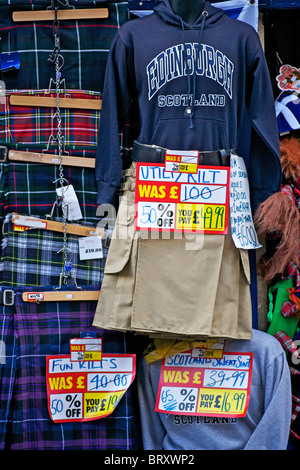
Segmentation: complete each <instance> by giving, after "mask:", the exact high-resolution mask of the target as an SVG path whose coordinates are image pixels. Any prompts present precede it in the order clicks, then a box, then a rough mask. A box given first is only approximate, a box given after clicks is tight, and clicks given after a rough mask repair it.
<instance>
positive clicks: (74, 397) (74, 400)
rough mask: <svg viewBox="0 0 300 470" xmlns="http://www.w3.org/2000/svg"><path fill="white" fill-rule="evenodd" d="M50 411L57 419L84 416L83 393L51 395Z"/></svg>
mask: <svg viewBox="0 0 300 470" xmlns="http://www.w3.org/2000/svg"><path fill="white" fill-rule="evenodd" d="M50 411H51V415H52V417H53V419H54V421H55V420H58V419H59V420H61V419H74V418H79V419H80V418H81V417H82V394H81V393H79V394H77V393H76V394H74V393H73V394H70V393H68V394H67V393H62V394H54V395H51V396H50Z"/></svg>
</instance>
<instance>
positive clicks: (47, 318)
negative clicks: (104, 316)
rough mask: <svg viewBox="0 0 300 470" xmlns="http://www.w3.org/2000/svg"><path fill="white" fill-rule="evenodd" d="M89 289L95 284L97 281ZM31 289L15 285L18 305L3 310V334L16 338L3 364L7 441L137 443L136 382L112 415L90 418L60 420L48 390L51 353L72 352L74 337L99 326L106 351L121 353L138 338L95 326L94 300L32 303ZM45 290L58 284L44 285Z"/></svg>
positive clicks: (23, 446)
mask: <svg viewBox="0 0 300 470" xmlns="http://www.w3.org/2000/svg"><path fill="white" fill-rule="evenodd" d="M87 289H89V290H94V289H95V286H90V287H88V288H87ZM96 289H97V287H96ZM25 290H26V291H27V292H28V290H32V289H24V288H17V289H15V305H14V306H13V307H9V309H10V312H9V315H7V314H6V313H4V310H2V312H1V316H0V323H2V324H1V326H2V332H4V334H3V335H2V338H4V337H5V339H6V340H7V339H9V341H10V343H11V344H9V348H8V349H7V351H8V353H9V356H10V357H11V359H10V357H9V358H8V359H9V360H8V361H7V363H6V364H5V365H2V374H1V378H0V380H1V387H0V410H1V412H0V413H1V414H0V430H1V434H2V437H3V439H2V441H1V445H2V447H5V449H7V450H68V449H69V450H105V449H121V450H130V449H137V448H138V445H139V444H138V441H139V439H138V434H137V429H136V419H135V416H134V409H133V403H134V402H135V400H136V396H135V393H136V392H135V383H133V384H132V385H131V387H130V388H129V389H128V391H127V392H126V394H125V395H124V396H123V397H122V399H121V401H120V402H119V404H118V406H117V407H116V409H115V410H114V412H113V413H112V414H111V415H109V416H108V417H106V418H103V419H98V420H94V421H89V422H84V423H80V422H79V423H76V422H74V423H59V424H58V423H54V422H53V421H52V420H51V418H50V416H49V413H48V407H47V391H46V356H48V355H60V354H69V353H70V345H69V341H70V339H71V338H79V337H80V335H81V333H82V332H89V331H96V332H97V336H98V337H101V338H102V340H103V352H104V353H119V354H122V353H135V352H136V347H134V346H133V343H132V338H131V337H130V336H128V334H123V333H119V332H113V331H105V330H101V329H97V328H95V327H92V326H91V325H92V321H93V317H94V311H95V308H96V302H94V301H93V302H90V301H89V302H83V301H73V302H70V301H66V302H41V303H32V302H28V303H26V302H23V300H22V293H23V292H24V291H25ZM45 290H53V287H43V291H45ZM34 291H35V292H36V291H37V290H36V289H34ZM1 308H2V309H4V308H5V309H7V307H1ZM12 390H13V394H12ZM4 443H5V444H4Z"/></svg>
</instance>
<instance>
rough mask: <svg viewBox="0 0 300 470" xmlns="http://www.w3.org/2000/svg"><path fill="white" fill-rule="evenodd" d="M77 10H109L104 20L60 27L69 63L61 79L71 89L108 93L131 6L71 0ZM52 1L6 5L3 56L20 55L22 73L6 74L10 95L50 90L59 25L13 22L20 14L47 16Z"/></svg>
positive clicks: (0, 22)
mask: <svg viewBox="0 0 300 470" xmlns="http://www.w3.org/2000/svg"><path fill="white" fill-rule="evenodd" d="M69 4H70V6H71V7H74V6H75V7H76V8H95V7H96V8H99V7H107V8H108V10H109V17H108V18H103V19H93V20H92V19H89V20H73V21H69V20H68V21H60V22H59V35H60V48H61V51H60V52H61V55H62V57H63V59H64V65H63V67H62V70H61V73H62V78H63V79H65V82H66V86H67V87H68V88H70V89H79V90H93V91H99V92H101V91H103V82H104V73H105V66H106V60H107V55H108V51H109V48H110V45H111V42H112V40H113V38H114V35H115V33H116V32H117V30H118V28H120V26H121V25H122V24H123V23H125V22H126V21H127V20H128V19H129V10H128V3H127V2H107V3H106V2H101V1H99V0H96V1H92V0H87V1H85V0H81V1H76V0H70V2H69ZM49 6H51V1H50V0H47V1H44V2H33V1H28V0H25V1H23V2H20V1H16V2H11V1H8V0H1V2H0V37H1V52H2V53H7V52H18V53H19V58H20V68H19V69H12V70H9V71H6V72H2V73H0V79H1V80H2V81H3V82H5V86H6V89H16V88H17V89H21V88H28V89H39V88H45V89H48V88H49V83H50V80H51V79H54V77H55V70H54V65H53V63H52V62H50V61H49V60H48V59H49V56H50V54H51V53H52V52H53V49H54V37H53V27H52V26H53V24H52V23H53V22H52V21H51V22H49V21H48V22H47V21H38V22H21V23H16V22H14V21H13V19H12V17H13V15H12V14H13V12H14V11H26V10H41V9H42V10H45V9H46V8H47V7H49Z"/></svg>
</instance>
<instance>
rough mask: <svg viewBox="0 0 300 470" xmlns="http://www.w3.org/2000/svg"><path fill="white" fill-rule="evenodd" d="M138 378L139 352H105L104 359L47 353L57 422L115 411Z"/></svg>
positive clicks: (53, 416)
mask: <svg viewBox="0 0 300 470" xmlns="http://www.w3.org/2000/svg"><path fill="white" fill-rule="evenodd" d="M134 377H135V355H130V354H116V355H108V354H103V355H102V359H101V361H72V360H71V357H70V356H47V377H46V379H47V395H48V410H49V414H50V417H51V419H52V420H53V421H54V422H56V423H62V422H69V421H90V420H94V419H99V418H103V417H105V416H108V415H109V414H111V413H112V412H113V411H114V409H115V407H116V406H117V404H118V403H119V401H120V400H121V398H122V397H123V395H124V393H125V392H126V391H127V389H128V388H129V386H130V385H131V383H132V382H133V380H134Z"/></svg>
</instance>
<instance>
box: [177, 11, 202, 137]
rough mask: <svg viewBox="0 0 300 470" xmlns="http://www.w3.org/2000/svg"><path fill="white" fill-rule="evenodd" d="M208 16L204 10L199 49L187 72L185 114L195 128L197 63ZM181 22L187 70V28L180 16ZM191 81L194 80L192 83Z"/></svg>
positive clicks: (191, 126) (191, 127)
mask: <svg viewBox="0 0 300 470" xmlns="http://www.w3.org/2000/svg"><path fill="white" fill-rule="evenodd" d="M206 16H207V11H203V12H202V22H201V27H200V35H199V41H198V51H196V54H195V58H194V67H191V73H187V80H188V93H187V94H188V105H187V107H186V108H185V111H184V114H185V115H186V116H189V117H190V129H193V128H194V124H193V116H194V109H195V94H196V64H197V61H198V59H199V56H200V49H201V44H202V35H203V30H204V24H205V18H206ZM179 19H180V22H181V28H182V44H183V52H184V62H185V65H186V70H187V50H186V43H185V37H184V33H185V29H184V23H183V21H182V19H181V18H180V17H179ZM191 81H192V82H193V83H192V84H191ZM191 85H193V88H192V91H191Z"/></svg>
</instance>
